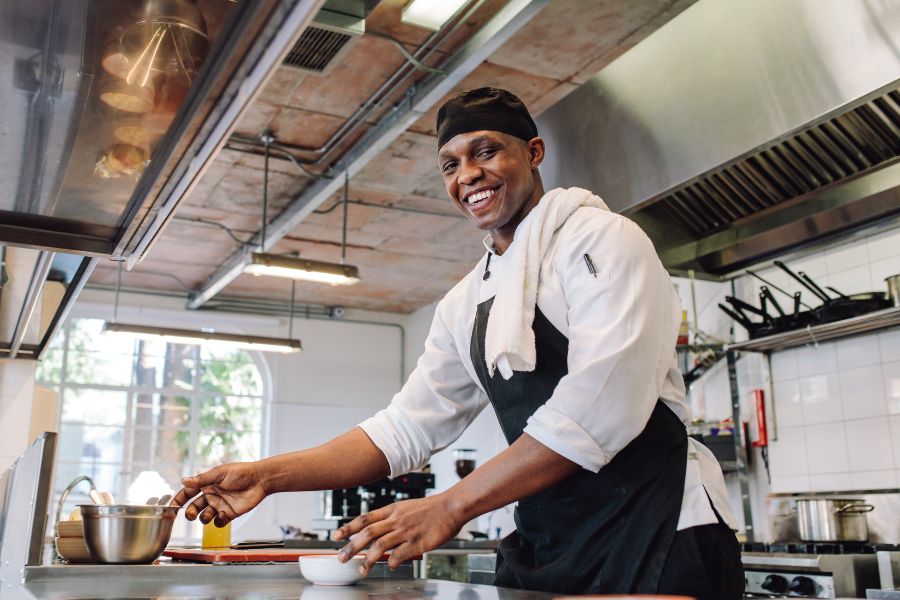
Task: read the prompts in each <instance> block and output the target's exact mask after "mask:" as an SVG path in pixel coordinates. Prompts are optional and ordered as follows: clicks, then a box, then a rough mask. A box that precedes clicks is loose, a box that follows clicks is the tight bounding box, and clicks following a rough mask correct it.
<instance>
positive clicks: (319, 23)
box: [283, 0, 374, 75]
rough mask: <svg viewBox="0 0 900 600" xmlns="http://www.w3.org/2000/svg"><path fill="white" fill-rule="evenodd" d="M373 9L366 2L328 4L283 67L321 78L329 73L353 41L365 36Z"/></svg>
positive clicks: (302, 35) (359, 0)
mask: <svg viewBox="0 0 900 600" xmlns="http://www.w3.org/2000/svg"><path fill="white" fill-rule="evenodd" d="M372 6H374V4H373V3H372V2H365V1H363V0H354V1H350V0H344V1H337V0H331V1H329V2H326V3H325V7H324V8H322V10H320V11H319V13H318V14H317V15H316V18H315V19H314V20H313V23H312V24H311V25H310V26H309V27H307V28H306V29H305V30H304V31H303V33H302V34H301V35H300V39H298V40H297V42H296V43H295V44H294V47H293V48H291V51H290V52H289V53H288V55H287V56H286V57H285V59H284V63H283V64H284V66H287V67H292V68H294V69H299V70H301V71H305V72H307V73H316V74H320V75H321V74H324V73H327V72H328V71H330V70H331V69H332V68H333V67H334V65H336V64H338V62H339V60H338V59H339V58H340V57H341V56H342V55H343V54H344V53H345V52H347V50H348V49H349V48H350V46H352V41H353V40H354V39H355V38H358V37H360V36H362V34H364V33H365V31H366V16H367V15H368V14H369V12H371V9H372Z"/></svg>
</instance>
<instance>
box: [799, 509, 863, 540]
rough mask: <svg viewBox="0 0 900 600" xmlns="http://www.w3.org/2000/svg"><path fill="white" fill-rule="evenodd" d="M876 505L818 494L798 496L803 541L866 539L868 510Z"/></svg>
mask: <svg viewBox="0 0 900 600" xmlns="http://www.w3.org/2000/svg"><path fill="white" fill-rule="evenodd" d="M873 510H875V507H874V506H872V505H871V504H866V503H865V501H864V500H856V499H846V498H843V499H842V498H815V499H804V500H797V528H798V529H799V531H800V539H801V540H803V541H804V542H865V541H867V540H868V539H869V527H868V523H867V522H866V513H869V512H872V511H873Z"/></svg>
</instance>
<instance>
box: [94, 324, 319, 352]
mask: <svg viewBox="0 0 900 600" xmlns="http://www.w3.org/2000/svg"><path fill="white" fill-rule="evenodd" d="M102 332H103V333H114V334H122V335H126V334H127V335H129V336H131V337H136V338H139V339H145V340H148V339H149V340H164V341H166V342H169V343H172V344H201V345H217V346H227V347H229V348H243V349H245V350H256V351H258V352H280V353H282V354H288V353H292V352H300V350H302V346H301V345H300V340H291V339H287V338H273V337H264V336H259V335H241V334H237V333H219V332H217V331H202V330H195V329H177V328H174V327H153V326H150V325H131V324H126V323H110V322H108V321H107V322H106V323H104V324H103V329H102Z"/></svg>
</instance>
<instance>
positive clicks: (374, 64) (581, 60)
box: [92, 0, 694, 313]
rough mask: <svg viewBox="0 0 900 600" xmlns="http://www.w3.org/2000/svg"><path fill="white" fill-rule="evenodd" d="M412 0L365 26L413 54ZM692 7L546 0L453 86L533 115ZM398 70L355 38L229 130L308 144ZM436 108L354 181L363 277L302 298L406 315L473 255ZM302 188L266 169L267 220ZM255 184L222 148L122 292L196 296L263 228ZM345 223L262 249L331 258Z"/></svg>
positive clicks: (287, 73) (251, 293)
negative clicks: (332, 62)
mask: <svg viewBox="0 0 900 600" xmlns="http://www.w3.org/2000/svg"><path fill="white" fill-rule="evenodd" d="M407 1H408V0H381V2H380V3H379V4H378V6H377V7H376V9H375V10H374V11H373V12H372V13H371V14H370V15H369V17H368V19H367V20H366V30H367V31H368V32H381V33H385V34H389V35H391V36H393V37H395V38H397V39H399V40H401V41H402V42H403V43H404V45H405V46H406V47H407V48H408V49H409V50H410V51H411V52H412V51H414V50H415V49H416V48H417V47H418V45H419V44H421V43H422V42H423V41H424V40H425V38H426V37H427V35H428V33H429V32H427V31H425V30H422V29H419V28H415V27H411V26H407V25H404V24H402V23H401V22H400V12H401V9H402V8H403V7H404V6H405V5H406V4H407ZM693 1H694V0H631V1H629V2H622V1H621V0H551V1H550V3H549V4H548V5H547V6H546V7H545V8H544V9H543V10H542V11H541V12H540V13H538V14H537V15H536V16H535V17H534V18H533V19H532V20H531V21H530V22H529V23H528V24H526V25H525V26H524V27H523V28H522V29H521V30H520V31H519V32H518V33H517V34H515V35H514V36H513V37H512V38H511V39H509V40H508V41H507V42H506V43H505V44H504V45H503V46H502V47H501V48H500V49H499V50H498V51H497V52H495V53H494V54H493V55H492V56H490V57H489V59H488V60H487V61H485V62H484V63H482V64H481V65H480V66H479V67H478V68H477V69H476V70H475V71H474V72H473V73H472V74H471V75H469V76H468V77H467V78H465V79H464V80H463V81H462V82H461V84H460V85H459V86H457V89H458V90H464V89H469V88H473V87H479V86H484V85H490V86H495V87H502V88H505V89H508V90H510V91H512V92H513V93H515V94H517V95H518V96H519V97H520V98H522V100H523V101H524V102H525V103H526V104H527V105H528V106H529V108H530V110H531V111H532V113H533V114H535V115H537V114H540V113H541V112H542V111H543V110H545V109H547V108H548V107H550V106H552V105H553V104H554V103H556V102H557V101H559V100H560V99H562V98H563V97H564V96H565V95H566V94H568V93H569V92H571V91H572V90H574V89H575V88H576V87H577V86H578V85H580V84H581V83H583V82H585V81H586V80H588V79H589V78H590V77H592V76H593V75H595V74H596V73H597V72H599V71H600V70H601V69H602V68H603V67H604V66H605V65H607V64H609V63H610V62H611V61H612V60H614V59H615V58H616V57H617V56H619V55H620V54H622V53H623V52H625V51H626V50H627V49H628V48H630V47H632V46H633V45H634V44H636V43H637V42H639V41H640V40H641V39H643V38H644V37H646V36H647V35H649V34H650V33H652V32H653V31H655V30H656V29H658V28H659V27H660V26H661V25H663V24H664V23H666V22H667V21H668V20H670V19H671V18H673V17H674V16H676V15H677V14H678V13H680V12H681V11H682V10H684V9H685V8H686V7H687V6H689V5H690V4H691V3H692V2H693ZM504 3H505V2H504V1H503V0H488V1H487V2H485V3H484V4H483V6H482V7H481V8H479V9H478V11H477V12H476V13H475V14H473V15H472V18H471V19H469V20H468V21H467V22H466V23H465V24H464V25H463V26H462V27H460V28H459V30H458V31H457V32H456V33H455V34H454V35H453V36H452V39H450V40H448V42H446V43H445V45H443V46H441V50H442V51H444V52H449V51H451V50H452V49H454V48H455V47H458V46H459V45H461V44H463V43H464V42H465V41H466V40H467V39H468V38H469V37H470V36H471V35H472V34H473V33H474V32H475V31H477V30H478V28H479V27H480V26H481V25H483V24H484V23H485V22H486V21H487V20H488V19H489V18H490V17H491V16H493V15H494V14H495V13H496V12H497V11H498V10H499V9H500V8H501V7H502V6H503V4H504ZM445 56H446V54H443V53H442V52H438V53H436V55H434V56H432V57H431V58H430V59H429V61H428V63H429V64H430V65H434V64H438V63H439V62H440V60H441V59H442V58H444V57H445ZM404 62H405V59H404V57H403V55H402V54H401V53H400V52H399V51H398V49H397V48H396V47H395V46H394V45H393V44H392V43H391V42H390V41H387V40H385V39H382V38H379V37H375V36H374V35H364V36H362V37H360V38H357V39H355V40H354V41H353V42H352V46H351V47H350V48H349V50H348V51H347V52H346V53H345V54H344V55H343V56H342V57H341V59H340V64H338V65H336V66H335V67H334V68H333V69H331V70H330V72H328V74H327V75H326V76H321V75H313V74H307V73H303V72H300V71H298V70H295V69H292V68H289V67H281V68H280V69H279V70H278V71H277V72H276V73H275V75H274V76H273V77H272V78H271V80H270V81H269V83H268V84H267V85H266V87H265V89H264V90H263V91H262V92H261V94H260V96H259V98H258V99H257V100H256V101H255V103H254V104H253V105H252V106H251V107H250V109H249V111H248V112H247V113H246V114H245V115H244V117H243V119H242V120H241V122H240V123H239V124H238V126H237V129H236V132H235V133H236V134H238V135H241V136H245V137H252V138H256V137H257V136H258V135H259V133H260V131H262V130H264V129H269V130H271V131H273V132H274V133H275V135H276V138H277V141H278V142H279V143H282V144H290V145H293V146H303V147H317V146H319V145H321V144H323V143H324V142H325V141H326V140H327V139H328V138H329V137H330V136H331V135H332V133H333V132H335V131H336V130H337V129H338V128H339V127H340V126H341V125H342V124H343V123H344V122H345V121H346V119H347V117H349V116H350V115H351V114H352V113H353V112H354V111H355V110H356V109H357V107H358V106H359V105H360V104H362V103H364V102H365V101H366V100H367V99H368V98H369V97H370V96H371V95H372V94H373V93H374V92H375V90H376V89H377V88H378V87H379V86H380V85H381V84H382V83H383V82H384V81H385V80H386V79H387V78H388V77H389V76H390V75H391V74H392V73H393V72H394V71H395V70H396V69H398V68H399V67H401V66H402V65H403V63H404ZM434 113H435V109H433V110H432V111H430V112H429V113H427V114H426V115H424V116H423V117H422V118H421V119H420V120H419V121H417V122H416V123H415V124H414V125H413V126H412V127H411V128H410V129H409V130H408V131H407V132H406V133H404V134H403V135H401V136H400V137H399V138H398V139H397V140H396V141H395V142H394V143H392V144H391V145H390V146H389V147H388V148H387V149H386V150H385V151H384V152H382V154H381V155H379V156H378V157H377V158H376V159H375V160H373V161H372V162H371V163H369V165H368V166H367V167H366V168H365V169H363V170H362V171H361V172H360V173H359V174H357V175H356V176H354V177H353V178H352V179H351V180H350V185H349V197H350V199H351V200H355V201H362V202H363V203H364V204H358V203H351V204H350V205H349V210H348V234H347V242H348V246H347V261H348V262H349V263H350V264H354V265H357V266H358V267H359V269H360V273H361V278H362V280H361V281H360V282H359V283H358V284H356V285H353V286H347V287H331V286H327V285H324V286H323V285H321V284H318V285H317V284H311V283H303V282H298V283H297V288H296V289H297V296H296V300H297V302H298V303H308V304H324V305H330V306H334V305H337V306H345V307H352V308H362V309H370V310H377V311H386V312H399V313H409V312H412V311H415V310H416V309H418V308H421V307H422V306H425V305H427V304H429V303H431V302H434V301H436V300H438V299H439V298H440V297H441V296H442V295H443V294H444V293H445V292H446V291H447V290H449V289H450V287H452V285H453V284H454V283H455V282H456V281H458V280H459V279H460V278H461V277H462V276H463V275H465V274H466V273H467V272H468V271H469V270H470V269H471V267H472V265H473V263H474V262H475V261H477V260H478V258H479V257H480V255H481V253H482V252H483V246H482V245H481V239H482V238H483V237H484V234H483V233H482V232H480V231H478V230H476V229H475V228H474V227H472V226H471V225H469V223H468V221H466V220H465V219H464V218H463V217H462V216H461V215H460V214H459V213H457V212H456V211H455V209H454V208H453V207H452V206H451V205H450V203H449V200H448V199H447V196H446V192H445V191H444V188H443V184H442V182H441V178H440V176H439V174H438V172H437V168H436V165H435V146H436V142H435V138H434ZM378 116H379V115H378V114H377V113H376V114H375V115H373V116H372V117H371V118H370V119H369V120H368V122H367V123H365V124H364V125H363V126H362V127H360V128H359V130H358V131H356V132H354V135H353V136H351V137H350V138H349V139H348V140H346V142H345V143H344V144H343V145H341V146H340V147H338V148H337V150H336V152H335V153H333V154H330V155H328V156H327V157H326V160H325V161H324V164H322V165H311V166H309V167H308V169H309V170H310V171H312V172H313V173H314V174H319V173H322V172H323V171H324V169H325V167H326V166H327V165H328V164H329V163H333V162H334V161H335V160H336V159H337V158H339V157H340V154H341V152H342V151H343V150H345V149H346V148H347V147H348V146H349V145H350V144H352V143H353V142H354V141H356V139H358V137H359V136H360V135H362V133H363V132H364V131H365V130H366V129H368V128H369V127H371V125H372V123H373V121H374V120H375V119H377V117H378ZM229 147H232V146H229ZM234 147H237V146H234ZM242 148H243V149H251V147H250V146H242ZM548 151H550V152H552V148H549V149H548ZM296 155H297V156H298V157H303V156H310V155H309V154H308V153H307V154H304V153H303V152H297V154H296ZM311 181H312V179H311V177H310V176H309V175H307V174H304V173H301V172H300V171H299V170H298V169H297V168H296V167H295V166H294V165H293V164H292V163H291V162H288V161H287V160H281V159H273V160H271V161H270V172H269V195H268V198H269V200H268V210H269V214H270V215H271V216H275V215H277V214H278V213H279V212H280V211H281V210H282V209H284V207H286V206H287V205H288V204H289V203H290V202H291V201H292V200H293V199H294V198H295V197H296V196H297V195H298V194H300V193H301V192H302V191H303V190H304V189H305V188H306V187H307V186H308V185H309V184H310V182H311ZM262 182H263V171H262V158H261V157H260V156H258V155H256V154H249V153H246V152H243V151H238V150H235V149H224V150H223V151H222V152H221V153H220V154H219V155H218V157H217V158H216V159H215V161H214V163H213V164H212V166H211V168H210V169H209V170H208V172H207V173H206V175H205V176H204V177H203V179H202V181H201V182H200V183H199V185H198V186H197V187H196V188H195V190H194V191H193V192H192V193H191V195H190V196H189V197H188V198H187V200H186V201H185V202H184V203H182V205H181V207H180V208H179V209H178V213H177V215H176V219H175V220H174V221H173V222H172V223H171V224H170V225H169V226H168V228H167V229H166V231H165V233H164V234H163V236H162V237H161V238H160V240H158V241H157V243H156V244H155V245H154V247H153V249H152V251H151V252H150V254H149V256H148V257H147V258H146V259H145V260H144V261H143V262H142V263H140V264H139V265H137V266H136V267H135V269H134V270H133V271H132V272H127V273H123V275H122V285H123V286H126V287H134V288H146V289H151V290H170V291H178V292H182V291H190V290H197V289H199V288H200V287H201V286H202V284H203V282H204V281H205V280H206V279H207V278H208V277H209V276H210V275H211V274H212V272H213V271H215V269H216V267H217V266H218V265H220V264H221V263H222V262H223V261H224V260H225V259H226V258H227V257H228V256H230V255H231V254H232V253H233V252H235V250H237V249H238V248H239V243H238V241H236V240H235V239H234V238H237V239H238V240H246V239H249V238H250V237H251V236H252V235H253V234H255V233H256V232H257V231H258V230H259V228H260V224H261V206H262ZM340 198H341V195H340V194H338V195H336V196H335V198H333V199H332V200H329V201H327V202H325V203H324V204H323V205H322V206H321V207H320V211H327V210H328V209H329V208H331V207H332V206H334V205H335V203H337V202H339V201H340ZM372 205H374V206H372ZM389 207H395V208H396V207H402V208H409V209H418V210H420V211H425V212H427V213H428V214H423V213H420V212H407V211H401V210H396V209H395V208H389ZM342 217H343V215H342V210H341V207H340V206H338V207H337V208H336V209H335V210H332V211H331V212H327V213H325V212H322V213H320V214H312V215H310V216H309V217H307V218H306V219H305V220H304V221H303V222H302V223H300V224H299V225H298V226H296V227H295V228H294V229H293V230H291V232H290V234H289V235H288V236H287V237H285V238H284V239H283V240H281V241H280V242H279V243H278V244H277V245H276V246H275V247H274V248H273V249H272V250H271V251H272V252H275V253H285V252H298V253H299V254H300V256H303V257H307V258H312V259H320V260H328V261H337V260H338V259H339V258H340V244H341V233H342V230H341V226H342ZM198 220H202V221H205V222H198ZM232 236H233V237H232ZM114 280H115V268H114V267H113V266H112V264H101V265H99V266H98V267H97V269H96V270H95V272H94V275H93V278H92V282H93V283H97V284H104V285H108V284H112V283H113V282H114ZM290 289H291V284H290V281H289V280H286V279H277V278H268V277H254V276H251V275H242V276H240V277H238V278H237V279H235V280H234V281H233V282H231V283H230V284H229V285H228V286H227V287H226V288H225V289H224V291H223V292H222V293H223V294H227V295H228V296H243V297H249V298H265V299H273V300H286V299H287V298H289V296H290Z"/></svg>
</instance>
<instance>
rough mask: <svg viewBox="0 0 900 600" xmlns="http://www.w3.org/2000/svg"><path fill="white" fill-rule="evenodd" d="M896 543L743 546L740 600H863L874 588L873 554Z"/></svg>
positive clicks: (897, 547) (875, 566)
mask: <svg viewBox="0 0 900 600" xmlns="http://www.w3.org/2000/svg"><path fill="white" fill-rule="evenodd" d="M879 551H888V552H896V551H900V545H895V544H864V543H846V542H845V543H827V544H825V543H799V542H798V543H780V544H756V543H753V544H744V546H743V552H742V553H741V560H742V562H743V563H744V573H745V576H746V580H747V587H746V592H745V598H840V597H851V598H853V597H855V598H865V597H866V590H867V589H877V588H878V587H879V579H878V562H877V559H876V556H875V553H876V552H879Z"/></svg>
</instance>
